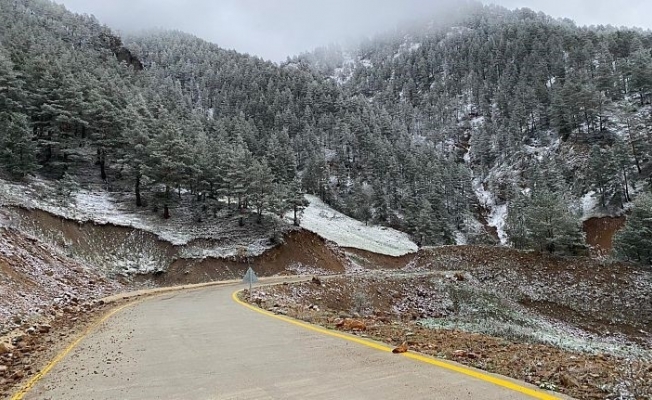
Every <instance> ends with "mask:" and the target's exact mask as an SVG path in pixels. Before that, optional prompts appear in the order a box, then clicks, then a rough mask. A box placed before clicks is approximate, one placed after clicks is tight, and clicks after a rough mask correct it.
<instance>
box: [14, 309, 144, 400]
mask: <svg viewBox="0 0 652 400" xmlns="http://www.w3.org/2000/svg"><path fill="white" fill-rule="evenodd" d="M136 303H137V302H134V303H129V304H125V305H123V306H120V307H118V308H115V309H113V310H111V312H109V313H108V314H106V315H105V316H104V317H102V319H100V320H99V321H97V322H95V323H94V324H93V325H91V326H89V327H88V328H87V329H86V330H85V331H84V332H83V333H82V334H81V335H80V336H79V337H78V338H77V339H75V341H74V342H72V343H71V344H70V345H69V346H68V347H67V348H66V349H65V350H63V351H62V352H61V353H59V354H58V355H57V356H56V357H55V358H54V360H52V361H50V363H49V364H48V365H46V366H45V368H43V369H42V370H40V371H39V372H38V373H37V374H36V375H34V376H33V377H32V379H30V380H29V381H28V382H27V383H26V384H25V385H24V386H23V387H22V388H21V389H20V390H19V391H18V392H17V393H16V394H15V395H13V397H12V398H11V400H23V398H24V397H25V395H26V394H27V393H28V392H29V391H30V390H32V388H33V387H34V386H35V385H36V384H37V383H38V381H40V380H41V379H42V378H43V377H44V376H45V375H47V373H48V372H50V370H52V368H54V366H55V365H57V364H58V363H59V362H60V361H61V360H63V358H64V357H65V356H67V355H68V353H70V352H71V351H72V350H73V349H74V348H75V347H77V345H79V343H80V342H81V341H82V340H83V339H84V338H85V337H86V336H88V335H89V334H90V333H91V332H92V331H94V330H95V329H96V328H97V327H98V326H100V325H101V324H102V323H104V322H105V321H106V320H107V319H109V318H111V317H112V316H114V315H115V314H117V313H118V312H120V311H122V310H124V309H125V308H126V307H129V306H131V305H134V304H136Z"/></svg>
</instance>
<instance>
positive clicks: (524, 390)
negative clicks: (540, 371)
mask: <svg viewBox="0 0 652 400" xmlns="http://www.w3.org/2000/svg"><path fill="white" fill-rule="evenodd" d="M244 290H245V289H238V290H236V291H235V292H233V294H232V295H231V299H233V301H234V302H236V303H237V304H239V305H241V306H243V307H246V308H248V309H250V310H252V311H255V312H257V313H259V314H262V315H265V316H267V317H271V318H275V319H278V320H281V321H284V322H287V323H290V324H292V325H295V326H298V327H300V328H303V329H306V330H309V331H313V332H318V333H321V334H324V335H328V336H332V337H335V338H338V339H343V340H346V341H349V342H353V343H357V344H361V345H363V346H367V347H371V348H373V349H376V350H379V351H383V352H391V351H392V350H393V348H392V347H390V346H387V345H386V344H383V343H380V342H376V341H374V340H371V339H366V338H361V337H359V336H355V335H351V334H347V333H343V332H338V331H334V330H331V329H327V328H324V327H321V326H318V325H313V324H310V323H307V322H303V321H300V320H298V319H294V318H291V317H287V316H284V315H278V314H275V313H273V312H271V311H267V310H263V309H262V308H259V307H256V306H254V305H251V304H249V303H246V302H245V301H243V300H241V299H240V297H239V295H240V293H242V292H244ZM398 356H402V357H406V358H409V359H411V360H415V361H419V362H422V363H425V364H430V365H434V366H436V367H439V368H443V369H447V370H449V371H453V372H456V373H459V374H463V375H466V376H470V377H472V378H475V379H479V380H482V381H484V382H488V383H491V384H494V385H497V386H500V387H503V388H506V389H509V390H513V391H515V392H519V393H521V394H524V395H526V396H530V397H532V398H534V399H539V400H562V399H563V398H562V397H558V396H555V395H552V394H550V393H547V392H544V391H541V390H537V389H534V388H531V387H527V386H523V385H521V384H518V383H516V382H515V381H512V380H510V379H508V378H506V377H501V376H499V375H494V374H489V373H487V372H484V371H481V370H478V369H474V368H470V367H467V366H464V365H461V364H457V363H453V362H451V361H447V360H440V359H437V358H434V357H430V356H427V355H425V354H420V353H415V352H407V353H402V354H399V355H398Z"/></svg>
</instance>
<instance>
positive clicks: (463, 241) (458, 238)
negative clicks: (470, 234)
mask: <svg viewBox="0 0 652 400" xmlns="http://www.w3.org/2000/svg"><path fill="white" fill-rule="evenodd" d="M467 244H469V240H468V239H467V238H466V236H465V235H464V234H463V233H462V232H460V231H455V245H457V246H466V245H467Z"/></svg>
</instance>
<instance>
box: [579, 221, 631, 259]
mask: <svg viewBox="0 0 652 400" xmlns="http://www.w3.org/2000/svg"><path fill="white" fill-rule="evenodd" d="M625 222H626V218H625V217H624V216H621V217H600V218H589V219H587V220H586V221H584V223H583V228H584V232H585V233H586V244H588V245H589V246H591V248H592V249H593V254H595V255H598V256H601V255H608V254H609V253H611V250H612V249H613V238H614V235H615V234H616V232H618V231H619V230H620V229H622V228H623V227H624V226H625Z"/></svg>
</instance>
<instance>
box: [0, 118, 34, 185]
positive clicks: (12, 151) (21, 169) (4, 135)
mask: <svg viewBox="0 0 652 400" xmlns="http://www.w3.org/2000/svg"><path fill="white" fill-rule="evenodd" d="M0 168H2V169H3V170H5V171H7V172H8V173H9V174H10V175H11V176H12V177H14V178H23V177H25V176H26V175H28V174H31V173H33V172H34V171H36V170H37V169H38V164H37V162H36V143H35V141H34V139H33V135H32V127H31V126H30V124H29V122H28V120H27V116H25V115H24V114H21V113H8V112H0Z"/></svg>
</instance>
